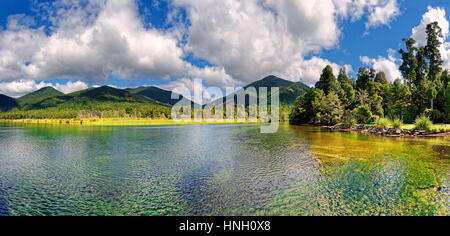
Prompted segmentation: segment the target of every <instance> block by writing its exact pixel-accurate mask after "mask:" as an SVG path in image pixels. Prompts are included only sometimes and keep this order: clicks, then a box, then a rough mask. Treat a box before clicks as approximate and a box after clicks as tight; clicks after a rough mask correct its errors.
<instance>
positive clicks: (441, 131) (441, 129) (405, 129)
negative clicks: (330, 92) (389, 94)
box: [327, 125, 450, 137]
mask: <svg viewBox="0 0 450 236" xmlns="http://www.w3.org/2000/svg"><path fill="white" fill-rule="evenodd" d="M327 128H330V129H332V130H337V131H345V132H349V131H350V132H360V133H366V134H374V135H383V136H392V137H401V136H413V137H414V136H416V137H417V136H421V137H450V126H449V125H435V126H432V127H431V128H430V129H429V130H418V129H416V128H414V126H413V125H404V126H402V127H401V128H397V129H396V128H386V127H380V126H370V125H358V126H353V127H351V128H345V127H343V126H341V125H335V126H331V127H327Z"/></svg>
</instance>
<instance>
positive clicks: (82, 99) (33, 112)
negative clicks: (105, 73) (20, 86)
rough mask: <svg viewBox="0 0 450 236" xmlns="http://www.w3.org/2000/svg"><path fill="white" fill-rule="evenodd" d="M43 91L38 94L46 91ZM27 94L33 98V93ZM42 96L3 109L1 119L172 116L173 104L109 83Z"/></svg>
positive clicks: (158, 117) (156, 117) (0, 114)
mask: <svg viewBox="0 0 450 236" xmlns="http://www.w3.org/2000/svg"><path fill="white" fill-rule="evenodd" d="M46 91H48V90H46ZM41 92H42V91H41ZM41 92H39V93H37V94H42V93H41ZM26 97H28V99H30V98H31V97H32V96H26ZM28 99H27V100H28ZM38 100H39V99H36V100H34V101H33V103H34V104H24V105H22V106H20V107H16V108H14V109H12V110H9V111H8V112H4V113H0V119H73V118H153V119H164V118H169V117H170V113H171V108H170V107H169V106H168V105H163V104H160V103H158V102H156V101H153V100H152V99H150V98H147V97H145V96H142V95H139V94H132V93H130V92H128V91H125V90H121V89H115V88H111V87H108V86H104V87H99V88H94V89H86V90H83V91H79V92H76V93H72V94H68V95H62V96H54V97H49V98H46V99H44V100H42V101H40V102H37V101H38ZM28 101H31V100H28ZM22 103H24V102H22Z"/></svg>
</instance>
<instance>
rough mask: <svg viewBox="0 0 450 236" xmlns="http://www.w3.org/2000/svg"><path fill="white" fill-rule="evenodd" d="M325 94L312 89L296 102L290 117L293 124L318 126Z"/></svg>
mask: <svg viewBox="0 0 450 236" xmlns="http://www.w3.org/2000/svg"><path fill="white" fill-rule="evenodd" d="M324 101H325V93H324V92H323V90H321V89H311V90H309V91H308V92H307V93H306V94H305V95H304V96H303V97H299V98H298V99H297V101H296V102H295V105H294V109H293V111H292V114H291V116H290V123H291V124H311V123H313V124H317V122H320V120H321V116H322V114H321V111H322V110H323V106H324Z"/></svg>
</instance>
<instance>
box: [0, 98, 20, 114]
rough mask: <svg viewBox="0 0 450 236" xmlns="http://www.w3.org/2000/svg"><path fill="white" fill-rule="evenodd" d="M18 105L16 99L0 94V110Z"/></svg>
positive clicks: (7, 109) (6, 109)
mask: <svg viewBox="0 0 450 236" xmlns="http://www.w3.org/2000/svg"><path fill="white" fill-rule="evenodd" d="M18 106H19V104H18V103H17V101H16V99H14V98H11V97H8V96H6V95H3V94H0V112H4V111H9V110H11V109H13V108H16V107H18Z"/></svg>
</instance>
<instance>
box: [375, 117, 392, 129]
mask: <svg viewBox="0 0 450 236" xmlns="http://www.w3.org/2000/svg"><path fill="white" fill-rule="evenodd" d="M391 123H392V121H391V120H389V119H387V118H378V120H377V121H376V125H377V126H380V127H383V128H387V127H388V126H389V125H390V124H391Z"/></svg>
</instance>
